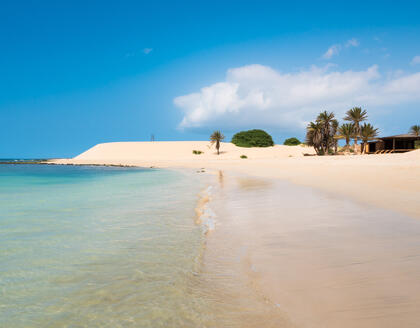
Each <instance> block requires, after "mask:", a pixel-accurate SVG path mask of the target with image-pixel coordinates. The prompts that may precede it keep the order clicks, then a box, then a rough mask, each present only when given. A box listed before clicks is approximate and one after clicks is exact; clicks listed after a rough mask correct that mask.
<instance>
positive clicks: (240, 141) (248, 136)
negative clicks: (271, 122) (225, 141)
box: [232, 130, 274, 147]
mask: <svg viewBox="0 0 420 328" xmlns="http://www.w3.org/2000/svg"><path fill="white" fill-rule="evenodd" d="M232 143H233V144H235V145H236V146H238V147H270V146H274V142H273V138H271V136H270V135H269V134H268V133H267V132H265V131H263V130H249V131H241V132H238V133H236V134H235V135H234V136H233V138H232Z"/></svg>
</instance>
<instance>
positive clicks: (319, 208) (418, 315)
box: [205, 175, 420, 328]
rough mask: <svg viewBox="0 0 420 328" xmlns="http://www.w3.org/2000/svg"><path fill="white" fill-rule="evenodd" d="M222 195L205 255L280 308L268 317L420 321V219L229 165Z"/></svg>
mask: <svg viewBox="0 0 420 328" xmlns="http://www.w3.org/2000/svg"><path fill="white" fill-rule="evenodd" d="M218 195H219V196H217V195H216V196H215V197H214V199H213V200H212V206H214V208H215V209H217V214H218V222H219V226H218V228H217V229H216V231H215V232H214V234H212V235H211V236H210V237H209V240H208V245H209V247H208V248H207V254H206V259H205V260H206V265H207V266H208V267H210V268H211V269H212V270H213V271H212V272H217V271H218V270H217V267H218V266H220V270H219V271H220V272H223V270H226V267H230V269H231V271H230V272H231V277H230V279H232V282H234V283H235V284H236V285H237V288H238V290H239V289H240V286H242V287H244V286H247V287H248V288H249V290H252V292H253V295H254V297H255V299H259V300H260V301H261V302H264V303H265V304H266V305H267V307H270V308H271V309H274V308H275V309H278V311H274V310H272V311H270V312H269V313H265V316H264V319H262V318H261V317H260V318H259V320H263V321H261V324H262V326H264V325H265V323H266V322H267V323H268V322H273V321H274V322H275V321H276V320H278V323H279V326H289V325H291V322H293V324H295V325H296V326H298V327H327V328H328V327H334V328H335V327H341V328H346V327H352V328H354V327H358V328H359V327H361V328H364V327H366V328H367V327H369V328H372V327H381V328H383V327H397V326H398V327H405V328H407V327H418V322H419V321H420V311H419V309H420V221H418V220H415V219H412V218H408V217H405V216H403V215H400V214H397V213H392V212H389V211H385V210H381V209H376V208H371V207H367V206H364V205H360V204H357V203H354V202H351V201H349V200H343V199H340V198H336V197H334V196H333V195H328V194H323V193H320V192H318V191H316V190H312V189H309V188H302V187H297V186H294V185H291V184H287V183H284V182H281V181H277V182H275V181H267V180H260V179H254V178H250V179H248V178H244V177H241V178H236V177H227V176H226V175H225V177H224V189H223V191H222V192H221V193H219V194H218ZM222 268H224V269H223V270H222ZM250 287H251V288H250ZM280 318H281V319H280ZM286 318H288V319H287V320H286ZM256 320H257V319H256ZM254 323H255V324H256V322H254ZM280 323H281V324H280ZM255 326H257V325H255ZM260 326H261V325H260Z"/></svg>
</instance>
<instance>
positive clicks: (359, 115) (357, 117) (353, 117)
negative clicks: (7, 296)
mask: <svg viewBox="0 0 420 328" xmlns="http://www.w3.org/2000/svg"><path fill="white" fill-rule="evenodd" d="M367 117H368V116H367V112H366V111H365V110H364V109H361V108H360V107H353V108H352V109H349V110H348V111H347V112H346V116H345V117H344V120H345V121H350V122H353V124H354V136H353V138H354V146H355V147H356V146H357V139H358V137H359V136H360V123H361V122H363V121H366V120H367ZM355 150H356V149H355Z"/></svg>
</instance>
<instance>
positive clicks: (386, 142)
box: [366, 134, 420, 154]
mask: <svg viewBox="0 0 420 328" xmlns="http://www.w3.org/2000/svg"><path fill="white" fill-rule="evenodd" d="M416 141H417V142H419V141H420V136H416V135H414V134H399V135H395V136H389V137H381V138H377V139H376V140H374V141H370V142H368V144H367V149H366V152H367V153H369V154H384V153H404V152H407V151H411V150H414V149H416Z"/></svg>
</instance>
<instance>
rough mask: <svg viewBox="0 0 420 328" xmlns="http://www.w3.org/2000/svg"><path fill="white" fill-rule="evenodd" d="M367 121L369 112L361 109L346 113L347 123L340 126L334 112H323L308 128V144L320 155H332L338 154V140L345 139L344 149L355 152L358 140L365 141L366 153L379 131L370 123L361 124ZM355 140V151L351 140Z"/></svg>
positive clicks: (353, 109) (357, 108)
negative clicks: (369, 142) (370, 141)
mask: <svg viewBox="0 0 420 328" xmlns="http://www.w3.org/2000/svg"><path fill="white" fill-rule="evenodd" d="M366 119H367V112H366V111H365V110H362V109H361V108H360V107H354V108H352V109H350V110H348V111H347V112H346V116H345V117H344V120H345V121H351V123H345V124H342V125H339V123H338V121H337V120H336V119H335V116H334V113H333V112H327V111H323V112H321V113H320V114H319V115H318V117H317V118H316V120H315V122H310V123H309V124H308V126H307V128H306V144H307V145H308V146H312V147H314V149H315V151H316V153H317V154H318V155H326V154H329V155H332V154H336V153H337V149H338V140H339V139H345V141H346V146H345V147H344V149H347V150H349V151H350V152H352V153H353V152H355V151H356V148H357V140H358V139H359V138H360V139H361V140H362V141H363V145H362V146H363V152H365V151H366V144H367V142H368V141H369V140H372V139H374V138H376V137H377V135H378V129H376V128H374V127H373V126H372V125H371V124H370V123H364V124H363V125H361V124H360V123H361V122H363V121H365V120H366ZM351 139H354V149H351V148H350V140H351Z"/></svg>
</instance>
